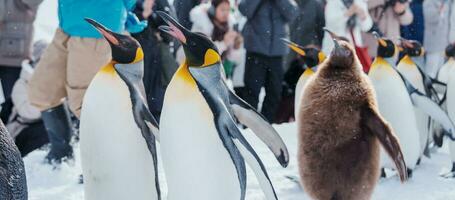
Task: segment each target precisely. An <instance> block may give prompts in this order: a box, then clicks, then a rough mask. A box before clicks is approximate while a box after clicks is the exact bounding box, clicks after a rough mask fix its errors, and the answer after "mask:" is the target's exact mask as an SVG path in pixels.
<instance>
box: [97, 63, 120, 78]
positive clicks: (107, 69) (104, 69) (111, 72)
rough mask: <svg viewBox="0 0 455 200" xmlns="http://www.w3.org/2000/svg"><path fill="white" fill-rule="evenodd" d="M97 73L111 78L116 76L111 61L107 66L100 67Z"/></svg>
mask: <svg viewBox="0 0 455 200" xmlns="http://www.w3.org/2000/svg"><path fill="white" fill-rule="evenodd" d="M98 73H100V74H105V75H111V76H114V75H116V74H117V72H116V71H115V69H114V62H113V61H111V62H109V63H108V64H106V65H105V66H104V67H102V68H101V69H100V71H99V72H98Z"/></svg>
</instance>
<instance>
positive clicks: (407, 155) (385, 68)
mask: <svg viewBox="0 0 455 200" xmlns="http://www.w3.org/2000/svg"><path fill="white" fill-rule="evenodd" d="M396 53H397V48H396V46H395V44H394V43H393V42H392V41H391V40H387V39H384V38H379V37H378V51H377V54H378V55H377V57H376V59H375V60H374V62H373V64H372V65H371V69H370V71H369V74H368V76H369V78H370V80H371V82H372V83H373V86H374V89H375V91H376V97H377V101H378V106H379V111H380V112H381V114H382V116H384V118H385V119H386V120H387V121H388V122H389V123H390V125H391V126H392V127H393V129H394V131H395V133H396V135H397V137H398V138H399V139H400V141H401V143H402V150H403V154H404V159H405V161H406V164H407V167H408V173H409V175H411V173H412V169H414V167H415V165H416V164H417V161H418V159H419V157H420V139H419V130H418V129H417V123H416V118H415V112H414V108H413V104H412V101H411V98H410V96H409V94H408V91H407V88H406V86H405V85H404V82H403V80H402V78H401V77H400V75H399V73H398V72H397V71H396V70H395V69H394V67H395V65H394V63H395V62H394V55H395V54H396ZM381 163H382V167H387V168H390V167H392V163H391V162H390V160H389V159H388V158H387V157H386V156H385V154H384V152H383V153H382V154H381Z"/></svg>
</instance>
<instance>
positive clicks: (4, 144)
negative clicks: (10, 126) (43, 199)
mask: <svg viewBox="0 0 455 200" xmlns="http://www.w3.org/2000/svg"><path fill="white" fill-rule="evenodd" d="M0 199H2V200H3V199H4V200H27V199H28V195H27V178H26V176H25V168H24V162H23V161H22V158H21V153H20V152H19V150H18V149H17V147H16V144H14V141H13V139H12V138H11V136H10V135H9V133H8V131H7V130H6V127H5V125H4V124H3V122H2V121H1V120H0Z"/></svg>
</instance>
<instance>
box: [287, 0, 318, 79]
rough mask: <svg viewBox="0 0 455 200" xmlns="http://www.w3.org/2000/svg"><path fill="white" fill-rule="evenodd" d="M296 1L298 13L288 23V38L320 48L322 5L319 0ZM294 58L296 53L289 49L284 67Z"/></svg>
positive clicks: (294, 59)
mask: <svg viewBox="0 0 455 200" xmlns="http://www.w3.org/2000/svg"><path fill="white" fill-rule="evenodd" d="M296 2H297V5H298V6H299V15H298V16H297V18H296V19H295V20H294V21H293V22H292V23H291V24H290V25H289V30H290V40H291V41H293V42H295V43H297V44H300V45H302V46H307V45H314V46H316V47H317V48H319V49H320V48H321V46H322V39H323V38H324V30H323V28H324V27H325V16H324V5H323V4H322V2H320V1H319V0H296ZM296 59H297V54H296V53H295V52H294V51H291V52H290V53H289V54H288V55H287V56H286V60H285V61H286V65H285V68H286V69H289V68H290V65H291V64H292V63H293V62H294V61H296ZM294 63H295V62H294ZM297 76H300V74H298V75H297Z"/></svg>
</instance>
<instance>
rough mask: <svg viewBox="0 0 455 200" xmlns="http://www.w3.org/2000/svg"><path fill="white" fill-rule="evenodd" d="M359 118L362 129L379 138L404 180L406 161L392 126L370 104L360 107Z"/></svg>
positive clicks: (405, 176) (405, 178)
mask: <svg viewBox="0 0 455 200" xmlns="http://www.w3.org/2000/svg"><path fill="white" fill-rule="evenodd" d="M361 118H362V119H361V124H362V126H363V127H364V129H365V130H366V131H367V132H370V133H371V134H373V135H375V136H376V137H377V138H378V139H379V142H380V143H381V145H382V146H383V147H384V149H385V150H386V152H387V154H389V156H390V157H391V159H392V160H393V161H394V163H395V166H396V168H397V171H398V174H399V176H400V180H401V182H404V181H406V180H407V179H408V176H407V168H406V163H405V161H404V156H403V153H402V151H401V147H400V143H399V142H398V139H397V137H396V136H395V134H394V133H393V131H392V128H391V127H390V126H389V125H388V124H387V123H386V122H385V121H384V120H383V119H382V118H381V117H380V115H379V114H378V112H377V111H375V110H374V109H372V108H371V107H370V106H365V107H364V108H363V109H362V112H361Z"/></svg>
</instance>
